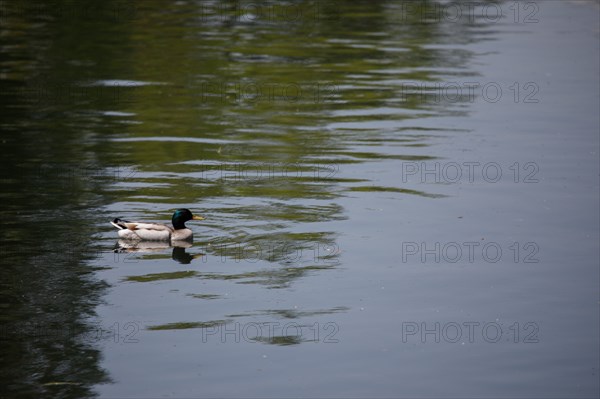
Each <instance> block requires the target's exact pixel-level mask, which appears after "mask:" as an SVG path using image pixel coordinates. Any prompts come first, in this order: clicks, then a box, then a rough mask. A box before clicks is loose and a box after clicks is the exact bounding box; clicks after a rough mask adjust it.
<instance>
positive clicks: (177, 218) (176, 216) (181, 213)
mask: <svg viewBox="0 0 600 399" xmlns="http://www.w3.org/2000/svg"><path fill="white" fill-rule="evenodd" d="M188 220H204V218H203V217H202V216H194V215H192V212H190V210H189V209H177V210H176V211H175V213H173V218H172V219H171V222H172V223H173V227H174V228H175V230H179V229H185V222H187V221H188Z"/></svg>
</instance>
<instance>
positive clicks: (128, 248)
mask: <svg viewBox="0 0 600 399" xmlns="http://www.w3.org/2000/svg"><path fill="white" fill-rule="evenodd" d="M191 247H192V243H191V242H189V241H171V243H170V245H169V243H168V242H160V241H130V240H119V241H117V243H116V244H115V247H114V250H113V251H114V252H115V253H135V252H137V253H160V252H164V251H165V250H167V249H169V248H173V252H172V254H171V258H172V259H173V260H174V261H176V262H179V263H181V264H184V265H187V264H189V263H191V262H192V260H194V259H197V258H200V257H202V256H204V254H203V253H199V254H190V253H187V252H186V248H191Z"/></svg>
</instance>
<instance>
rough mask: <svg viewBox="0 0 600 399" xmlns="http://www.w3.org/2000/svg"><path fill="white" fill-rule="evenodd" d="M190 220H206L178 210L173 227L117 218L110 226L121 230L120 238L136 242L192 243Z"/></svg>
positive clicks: (186, 211) (173, 219) (119, 232)
mask: <svg viewBox="0 0 600 399" xmlns="http://www.w3.org/2000/svg"><path fill="white" fill-rule="evenodd" d="M188 220H204V218H203V217H202V216H194V215H192V212H190V210H189V209H177V210H176V211H175V213H173V217H172V218H171V222H172V223H173V227H171V226H167V225H166V224H160V223H144V222H128V221H127V220H123V219H119V218H116V219H115V220H113V221H112V222H110V224H112V225H113V226H115V227H116V228H117V229H119V231H118V234H119V237H121V238H123V239H125V240H136V241H191V240H192V238H193V233H192V230H190V229H188V228H187V227H185V222H187V221H188Z"/></svg>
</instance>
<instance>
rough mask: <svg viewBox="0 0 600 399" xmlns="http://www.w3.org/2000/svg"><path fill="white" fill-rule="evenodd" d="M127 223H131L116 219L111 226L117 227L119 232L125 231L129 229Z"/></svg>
mask: <svg viewBox="0 0 600 399" xmlns="http://www.w3.org/2000/svg"><path fill="white" fill-rule="evenodd" d="M126 223H129V222H128V221H127V220H123V219H119V218H116V219H115V220H113V221H112V222H110V224H112V225H113V226H115V227H116V228H117V229H119V230H125V229H127V225H126Z"/></svg>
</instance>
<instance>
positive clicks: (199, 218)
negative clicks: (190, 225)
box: [192, 215, 204, 220]
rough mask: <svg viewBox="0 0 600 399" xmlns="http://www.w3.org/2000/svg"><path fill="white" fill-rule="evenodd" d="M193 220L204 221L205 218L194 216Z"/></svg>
mask: <svg viewBox="0 0 600 399" xmlns="http://www.w3.org/2000/svg"><path fill="white" fill-rule="evenodd" d="M192 219H194V220H204V218H203V217H202V216H196V215H194V216H192Z"/></svg>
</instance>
